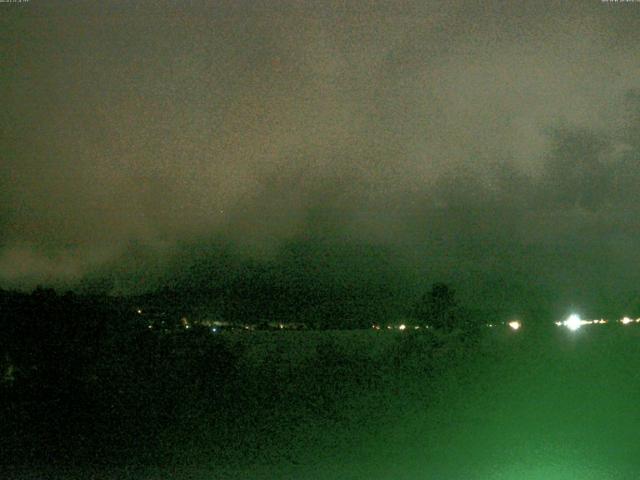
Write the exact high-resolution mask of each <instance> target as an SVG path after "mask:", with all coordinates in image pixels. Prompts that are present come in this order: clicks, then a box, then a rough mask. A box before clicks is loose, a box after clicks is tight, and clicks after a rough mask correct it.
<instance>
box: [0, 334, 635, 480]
mask: <svg viewBox="0 0 640 480" xmlns="http://www.w3.org/2000/svg"><path fill="white" fill-rule="evenodd" d="M130 342H131V344H127V345H122V344H119V345H112V346H111V347H109V348H111V350H109V348H106V347H104V348H103V350H102V352H101V353H100V356H99V360H98V361H93V362H88V363H87V365H86V368H80V369H77V370H74V372H75V373H74V375H75V376H74V377H73V378H63V379H61V381H60V382H58V384H56V383H55V382H51V381H50V379H49V380H48V381H47V382H48V383H49V384H47V382H45V383H44V384H43V385H40V386H38V385H34V384H33V383H32V380H33V379H35V378H37V375H36V374H34V373H29V374H28V375H30V377H29V379H30V380H31V381H30V382H24V381H23V383H22V384H21V383H20V382H18V380H17V379H18V378H19V377H18V375H16V381H14V382H13V384H12V386H11V387H7V386H6V385H5V387H4V390H3V396H4V399H3V418H2V425H3V428H2V431H3V438H2V464H3V469H4V470H5V471H6V474H5V475H4V478H25V479H27V478H33V479H36V478H38V479H40V478H47V479H49V478H52V479H53V478H64V479H71V478H78V479H80V478H133V479H161V478H185V479H187V478H189V479H227V478H228V479H360V478H362V479H390V480H391V479H411V480H415V479H452V480H457V479H460V480H462V479H476V478H477V479H487V478H490V479H505V480H511V479H514V480H515V479H525V480H526V479H531V480H537V479H548V480H554V479H563V480H564V479H573V478H575V479H586V480H588V479H592V478H593V479H602V478H606V479H635V478H637V472H638V471H640V442H639V440H640V409H639V408H638V405H640V370H639V369H640V328H636V327H635V326H629V327H622V326H606V327H600V326H598V327H595V326H593V327H585V328H583V329H581V330H580V331H578V332H569V331H566V330H565V329H555V328H549V329H547V330H544V331H541V332H530V331H527V330H526V329H524V330H522V331H520V332H510V331H506V330H499V329H495V330H493V331H491V332H490V333H489V334H487V336H486V337H485V338H483V339H482V340H481V341H480V342H478V343H470V342H466V341H462V340H461V339H457V338H447V339H436V338H435V337H433V336H432V335H429V334H422V333H417V332H403V333H399V332H369V331H348V332H284V333H279V332H271V333H269V332H255V333H251V334H240V333H238V334H226V335H225V336H211V335H205V334H204V333H203V334H189V335H173V336H169V337H162V336H157V335H153V334H150V335H147V336H140V337H137V338H135V339H131V341H130ZM23 376H24V377H26V376H27V374H23ZM23 380H24V378H23Z"/></svg>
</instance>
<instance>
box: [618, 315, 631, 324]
mask: <svg viewBox="0 0 640 480" xmlns="http://www.w3.org/2000/svg"><path fill="white" fill-rule="evenodd" d="M620 321H621V322H622V324H623V325H627V324H629V323H631V322H633V320H631V319H630V318H629V317H624V318H623V319H622V320H620Z"/></svg>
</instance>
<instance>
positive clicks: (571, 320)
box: [555, 313, 640, 332]
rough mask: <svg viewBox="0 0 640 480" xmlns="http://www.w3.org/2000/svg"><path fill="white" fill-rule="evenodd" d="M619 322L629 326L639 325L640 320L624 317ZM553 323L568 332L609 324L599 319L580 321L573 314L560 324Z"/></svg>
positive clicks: (577, 316)
mask: <svg viewBox="0 0 640 480" xmlns="http://www.w3.org/2000/svg"><path fill="white" fill-rule="evenodd" d="M619 322H620V323H621V324H623V325H629V324H630V323H640V318H637V319H636V320H633V319H632V318H629V317H624V318H622V319H620V321H619ZM555 323H556V325H557V326H559V327H563V326H564V327H567V328H568V329H569V330H571V331H573V332H575V331H576V330H578V329H579V328H580V327H582V326H583V325H604V324H607V323H609V321H608V320H605V319H604V318H601V319H600V320H582V319H581V318H580V315H578V314H576V313H573V314H571V315H569V317H568V318H567V319H566V320H564V321H562V322H555Z"/></svg>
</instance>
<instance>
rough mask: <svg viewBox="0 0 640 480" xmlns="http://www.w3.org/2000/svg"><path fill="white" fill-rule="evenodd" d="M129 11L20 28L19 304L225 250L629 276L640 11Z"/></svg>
mask: <svg viewBox="0 0 640 480" xmlns="http://www.w3.org/2000/svg"><path fill="white" fill-rule="evenodd" d="M137 5H138V6H137V7H136V8H130V9H123V8H120V7H116V6H113V7H110V6H106V5H104V4H103V3H99V2H96V3H92V4H84V5H83V6H82V7H81V8H80V7H79V8H78V9H73V8H71V7H65V6H64V5H61V6H59V7H56V9H53V8H52V7H47V6H44V5H35V4H34V5H32V6H31V5H30V6H29V10H22V13H18V11H17V9H15V10H12V11H11V12H9V14H8V15H9V16H10V17H11V18H10V21H9V22H8V23H9V24H10V26H9V27H8V29H7V30H6V32H7V33H6V35H7V38H8V39H9V41H7V42H3V48H4V49H5V51H7V52H8V53H9V55H8V57H7V58H8V59H9V62H8V68H7V69H6V71H7V75H6V77H5V79H4V80H3V81H2V86H3V87H5V88H6V90H5V91H6V92H7V93H8V95H6V96H7V102H6V107H5V108H4V109H3V112H2V114H1V115H2V129H3V138H4V140H3V142H2V145H1V146H0V148H1V150H0V154H1V155H2V160H3V161H2V164H1V165H0V179H2V180H0V182H1V184H0V187H1V188H0V222H1V225H2V229H1V236H0V251H1V252H2V253H1V258H2V259H3V260H2V262H1V263H0V269H1V272H0V274H1V278H2V281H3V282H4V283H5V284H21V285H27V284H33V283H36V282H52V281H54V279H56V278H61V279H65V281H68V282H73V279H77V280H78V281H79V280H80V279H81V278H83V277H85V276H87V275H95V272H106V271H113V272H119V273H118V275H121V276H123V277H126V276H127V275H130V276H131V278H134V279H135V278H138V277H137V274H134V273H132V272H134V271H138V272H139V271H142V270H145V268H149V269H150V271H153V272H156V274H157V275H158V276H162V274H161V273H159V272H160V271H162V270H163V268H165V267H166V265H174V263H173V261H172V260H170V259H171V258H173V257H174V256H175V255H176V251H178V250H180V248H181V247H180V245H184V244H189V245H196V244H199V243H204V244H206V243H207V242H211V241H213V240H212V239H217V240H216V241H218V240H219V241H220V242H222V243H225V242H226V244H227V245H233V246H234V248H240V249H241V250H243V251H244V252H245V253H246V254H248V255H250V256H251V255H254V256H256V255H257V256H263V257H264V256H273V255H277V252H278V250H279V249H281V248H284V247H285V246H286V245H288V244H289V243H290V242H294V241H298V240H300V239H306V240H307V241H309V242H315V241H319V240H322V241H329V240H330V241H331V242H335V243H340V242H342V243H344V244H366V243H369V244H379V245H383V246H384V247H385V248H388V249H389V251H391V252H394V254H393V255H394V261H395V262H397V263H398V265H401V267H398V268H402V269H405V271H407V272H409V271H411V272H414V273H413V274H414V275H415V276H416V277H418V278H421V276H422V274H423V273H424V272H429V275H430V276H438V275H439V276H447V275H448V276H458V277H460V278H467V279H468V281H469V282H471V283H473V282H476V283H478V282H480V279H481V278H483V276H491V277H494V278H502V279H504V278H508V277H509V276H510V275H518V276H519V277H518V279H519V280H518V281H520V282H522V284H523V285H525V287H523V290H527V289H529V290H530V289H531V288H533V287H531V288H530V287H529V286H531V285H537V284H540V283H544V282H545V281H547V280H548V282H549V283H552V284H554V285H557V284H562V283H563V282H565V283H566V280H567V279H574V278H585V280H584V284H585V289H586V290H589V289H591V290H596V289H598V288H600V287H601V286H602V285H603V284H604V283H605V282H613V284H616V285H617V284H619V281H617V280H615V279H614V273H613V272H610V271H609V269H608V268H605V267H603V266H602V265H601V266H600V267H598V268H597V269H596V268H595V267H594V270H593V272H592V273H590V274H589V275H586V276H583V275H582V274H581V272H583V271H584V267H583V265H585V262H591V263H590V265H595V264H598V263H597V262H596V263H594V262H593V258H594V256H596V255H602V256H603V258H604V259H607V260H610V261H611V264H612V265H615V266H616V268H620V269H621V271H624V272H626V271H627V270H626V269H627V268H628V267H626V266H625V265H628V264H627V263H625V260H624V259H625V258H629V257H627V255H628V256H633V249H634V248H635V247H636V241H635V240H634V236H635V234H637V232H638V225H637V222H635V220H634V218H636V217H637V213H638V207H637V205H638V202H637V194H636V191H637V188H634V184H635V185H637V180H638V176H639V175H640V167H638V165H639V163H638V162H637V160H638V155H639V153H638V152H639V151H640V145H639V143H638V138H640V135H638V131H639V130H640V120H639V116H638V111H639V110H638V105H639V103H638V96H637V92H638V88H639V87H640V85H638V80H637V79H638V78H640V70H639V68H640V67H638V65H640V61H638V60H640V59H639V58H638V57H639V56H640V50H639V49H638V48H637V47H635V44H636V43H637V42H635V28H634V25H637V23H634V22H636V21H637V20H638V18H637V17H638V13H637V12H636V10H637V9H635V10H633V11H631V10H629V9H622V8H609V7H610V6H607V8H604V7H603V5H600V4H597V5H596V4H594V5H577V4H575V5H569V4H567V3H566V2H548V4H543V3H539V2H538V3H532V4H528V5H509V6H505V5H500V8H498V4H494V3H486V2H485V3H483V4H482V5H480V4H470V3H468V2H448V3H447V4H432V3H424V2H405V3H403V4H402V5H397V6H394V7H393V8H391V7H389V5H388V4H383V3H380V4H378V3H376V2H373V3H372V4H367V5H368V6H367V7H366V8H365V7H364V6H361V5H356V4H350V5H346V6H345V5H337V4H331V3H329V4H323V5H322V6H319V5H317V4H315V3H313V4H312V3H305V2H300V3H292V2H277V3H275V4H274V5H270V6H269V8H262V7H260V6H259V5H258V4H251V5H249V4H246V3H237V2H230V3H224V2H216V3H215V4H206V3H203V4H201V5H194V6H192V7H189V8H187V7H180V8H178V7H175V6H173V7H172V6H171V5H168V4H167V5H156V6H154V5H151V4H147V3H144V2H141V3H139V4H137ZM132 245H134V246H135V247H132ZM141 250H144V251H146V252H147V253H146V254H144V255H142V254H139V253H135V254H134V253H132V252H134V251H135V252H140V251H141ZM567 252H574V254H575V257H571V256H567V255H566V253H567ZM158 257H161V258H162V260H157V258H158ZM571 258H573V260H572V259H571ZM154 259H155V260H154ZM603 263H606V262H605V261H604V260H603ZM132 264H133V265H135V268H133V267H131V268H129V267H130V266H131V265H132ZM154 265H155V266H154ZM158 265H162V267H160V266H158ZM558 266H560V270H561V273H558V272H557V269H558ZM166 268H173V267H166ZM462 271H464V272H471V273H462ZM530 272H534V273H535V279H532V277H531V275H529V273H530ZM562 272H564V273H562ZM600 273H601V274H602V278H603V279H604V280H599V279H598V276H599V274H600ZM621 278H625V279H632V278H635V277H633V274H631V273H630V272H627V273H624V274H623V275H622V277H621ZM125 283H126V282H125ZM129 283H131V281H130V282H129ZM522 295H525V294H522Z"/></svg>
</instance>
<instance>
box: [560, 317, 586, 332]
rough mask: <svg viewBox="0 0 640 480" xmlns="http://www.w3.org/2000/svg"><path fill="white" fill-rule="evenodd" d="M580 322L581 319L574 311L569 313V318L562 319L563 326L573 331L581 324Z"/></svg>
mask: <svg viewBox="0 0 640 480" xmlns="http://www.w3.org/2000/svg"><path fill="white" fill-rule="evenodd" d="M582 324H583V322H582V319H581V318H580V315H578V314H576V313H573V314H571V315H569V318H567V319H566V320H565V321H564V326H565V327H567V328H568V329H569V330H571V331H572V332H575V331H576V330H578V329H579V328H580V327H581V326H582Z"/></svg>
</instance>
